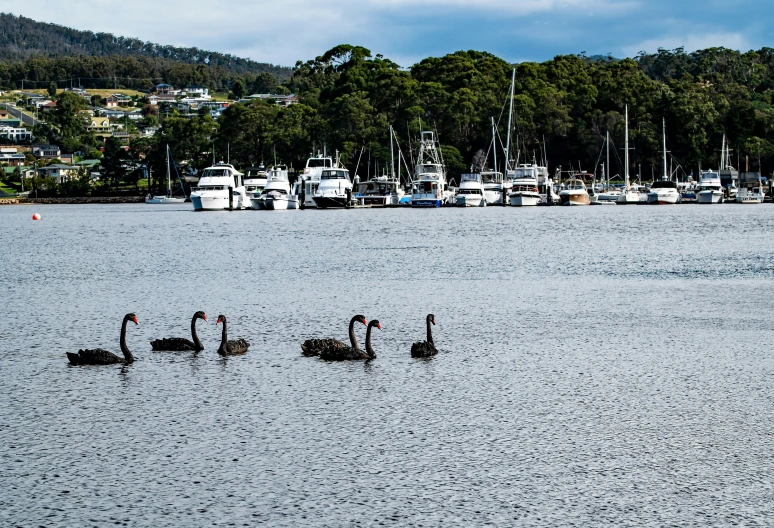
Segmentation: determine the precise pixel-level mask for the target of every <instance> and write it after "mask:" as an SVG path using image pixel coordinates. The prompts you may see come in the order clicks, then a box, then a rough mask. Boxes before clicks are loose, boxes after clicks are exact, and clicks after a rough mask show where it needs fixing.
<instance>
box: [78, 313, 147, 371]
mask: <svg viewBox="0 0 774 528" xmlns="http://www.w3.org/2000/svg"><path fill="white" fill-rule="evenodd" d="M129 321H132V322H133V323H134V324H140V323H138V322H137V316H136V315H134V314H133V313H128V314H126V315H125V316H124V321H123V323H121V352H123V353H124V357H119V356H117V355H115V354H113V353H112V352H108V351H107V350H104V349H102V348H94V349H86V350H79V351H78V353H77V354H74V353H72V352H68V353H67V359H69V360H70V364H72V365H111V364H113V363H133V362H134V356H133V355H132V353H131V352H130V351H129V347H128V346H126V323H128V322H129Z"/></svg>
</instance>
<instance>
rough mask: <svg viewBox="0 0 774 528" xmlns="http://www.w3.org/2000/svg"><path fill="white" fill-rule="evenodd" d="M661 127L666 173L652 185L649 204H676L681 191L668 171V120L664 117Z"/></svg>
mask: <svg viewBox="0 0 774 528" xmlns="http://www.w3.org/2000/svg"><path fill="white" fill-rule="evenodd" d="M661 128H662V134H663V137H664V139H663V145H664V154H663V161H664V174H663V175H662V176H661V181H654V182H653V185H651V186H650V192H649V193H648V203H649V204H676V203H678V202H680V199H681V196H680V192H679V191H678V190H677V182H673V181H672V175H671V174H668V173H667V172H668V171H667V149H666V120H665V119H662V121H661Z"/></svg>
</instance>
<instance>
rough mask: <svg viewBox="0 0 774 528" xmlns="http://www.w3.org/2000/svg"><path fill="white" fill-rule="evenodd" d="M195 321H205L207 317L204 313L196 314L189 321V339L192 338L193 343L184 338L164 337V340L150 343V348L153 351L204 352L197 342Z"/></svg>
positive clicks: (199, 342) (202, 346) (200, 343)
mask: <svg viewBox="0 0 774 528" xmlns="http://www.w3.org/2000/svg"><path fill="white" fill-rule="evenodd" d="M197 319H204V320H205V321H207V315H205V313H204V312H196V313H195V314H194V315H193V318H192V319H191V337H192V338H193V341H191V340H190V339H186V338H184V337H165V338H164V339H156V340H155V341H151V348H153V350H173V351H180V350H193V351H194V352H199V351H200V350H204V345H202V342H201V341H199V336H198V335H197V334H196V320H197Z"/></svg>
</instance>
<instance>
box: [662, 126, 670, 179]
mask: <svg viewBox="0 0 774 528" xmlns="http://www.w3.org/2000/svg"><path fill="white" fill-rule="evenodd" d="M661 133H662V135H663V138H664V156H663V157H664V173H663V174H664V175H663V176H662V177H661V179H662V180H666V179H667V177H666V176H667V164H666V154H667V152H666V119H665V118H663V117H662V118H661ZM669 181H672V173H671V172H670V173H669Z"/></svg>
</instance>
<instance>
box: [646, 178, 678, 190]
mask: <svg viewBox="0 0 774 528" xmlns="http://www.w3.org/2000/svg"><path fill="white" fill-rule="evenodd" d="M650 188H651V189H677V183H676V182H673V181H670V180H657V181H654V182H653V183H652V184H651V186H650Z"/></svg>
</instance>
